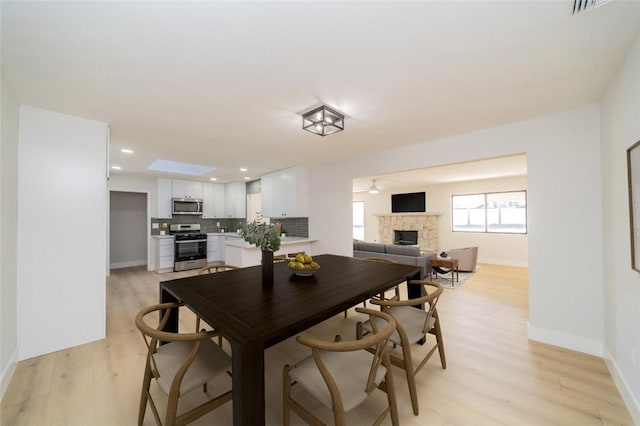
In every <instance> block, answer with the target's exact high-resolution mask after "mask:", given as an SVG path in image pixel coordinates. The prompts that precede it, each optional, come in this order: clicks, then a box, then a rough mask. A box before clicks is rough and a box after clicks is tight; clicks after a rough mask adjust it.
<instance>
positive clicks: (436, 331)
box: [433, 311, 447, 370]
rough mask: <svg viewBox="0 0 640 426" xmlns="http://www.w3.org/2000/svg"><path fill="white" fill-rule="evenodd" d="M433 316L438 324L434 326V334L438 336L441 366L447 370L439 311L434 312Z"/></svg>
mask: <svg viewBox="0 0 640 426" xmlns="http://www.w3.org/2000/svg"><path fill="white" fill-rule="evenodd" d="M433 316H434V317H435V318H436V322H435V324H434V326H433V328H434V334H435V336H436V344H437V345H438V354H440V364H441V365H442V368H443V369H445V370H446V369H447V358H446V357H445V355H444V340H443V338H442V329H441V328H440V318H439V317H438V311H434V312H433Z"/></svg>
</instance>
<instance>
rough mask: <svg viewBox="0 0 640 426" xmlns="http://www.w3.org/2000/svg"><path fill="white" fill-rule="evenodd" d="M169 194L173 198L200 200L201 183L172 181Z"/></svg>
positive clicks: (181, 180) (182, 180)
mask: <svg viewBox="0 0 640 426" xmlns="http://www.w3.org/2000/svg"><path fill="white" fill-rule="evenodd" d="M171 193H172V195H173V198H197V199H202V182H198V181H194V180H184V179H173V181H172V190H171Z"/></svg>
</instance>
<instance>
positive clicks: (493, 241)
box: [353, 176, 529, 267]
mask: <svg viewBox="0 0 640 426" xmlns="http://www.w3.org/2000/svg"><path fill="white" fill-rule="evenodd" d="M526 189H527V177H526V176H514V177H508V178H499V179H484V180H476V181H467V182H455V183H447V184H437V185H429V186H407V187H401V188H395V189H394V190H393V191H391V192H388V191H380V192H379V193H378V194H369V193H368V192H358V193H355V194H353V201H364V203H365V240H366V241H378V239H379V234H378V217H377V216H376V215H378V214H390V213H391V194H392V193H393V194H397V193H405V192H422V191H424V192H425V193H426V199H427V203H426V204H427V212H428V213H440V214H441V216H439V218H438V243H439V246H438V248H437V250H436V251H437V252H438V253H440V252H441V251H442V250H449V249H451V248H456V247H469V246H477V247H478V248H479V250H478V261H479V262H484V263H493V264H497V265H508V266H521V267H526V266H527V265H528V243H529V241H528V236H527V234H494V233H478V232H452V230H451V196H452V195H455V194H473V193H483V192H502V191H522V190H526Z"/></svg>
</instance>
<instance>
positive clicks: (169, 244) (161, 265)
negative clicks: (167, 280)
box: [153, 236, 175, 273]
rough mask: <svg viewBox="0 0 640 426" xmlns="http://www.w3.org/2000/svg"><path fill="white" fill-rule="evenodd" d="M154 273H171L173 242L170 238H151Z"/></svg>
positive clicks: (172, 238)
mask: <svg viewBox="0 0 640 426" xmlns="http://www.w3.org/2000/svg"><path fill="white" fill-rule="evenodd" d="M153 244H154V248H153V252H154V255H155V267H156V272H158V273H162V272H171V271H173V264H174V252H175V249H174V247H175V241H174V237H172V236H164V237H162V236H155V237H154V238H153Z"/></svg>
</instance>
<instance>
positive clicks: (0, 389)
mask: <svg viewBox="0 0 640 426" xmlns="http://www.w3.org/2000/svg"><path fill="white" fill-rule="evenodd" d="M17 366H18V348H16V349H15V350H14V351H13V353H12V354H11V359H10V360H9V363H8V364H7V366H6V367H5V369H4V370H3V371H2V377H0V401H1V400H2V399H3V398H4V393H5V392H6V390H7V388H8V387H9V383H10V382H11V378H12V377H13V373H14V372H15V371H16V367H17Z"/></svg>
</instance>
